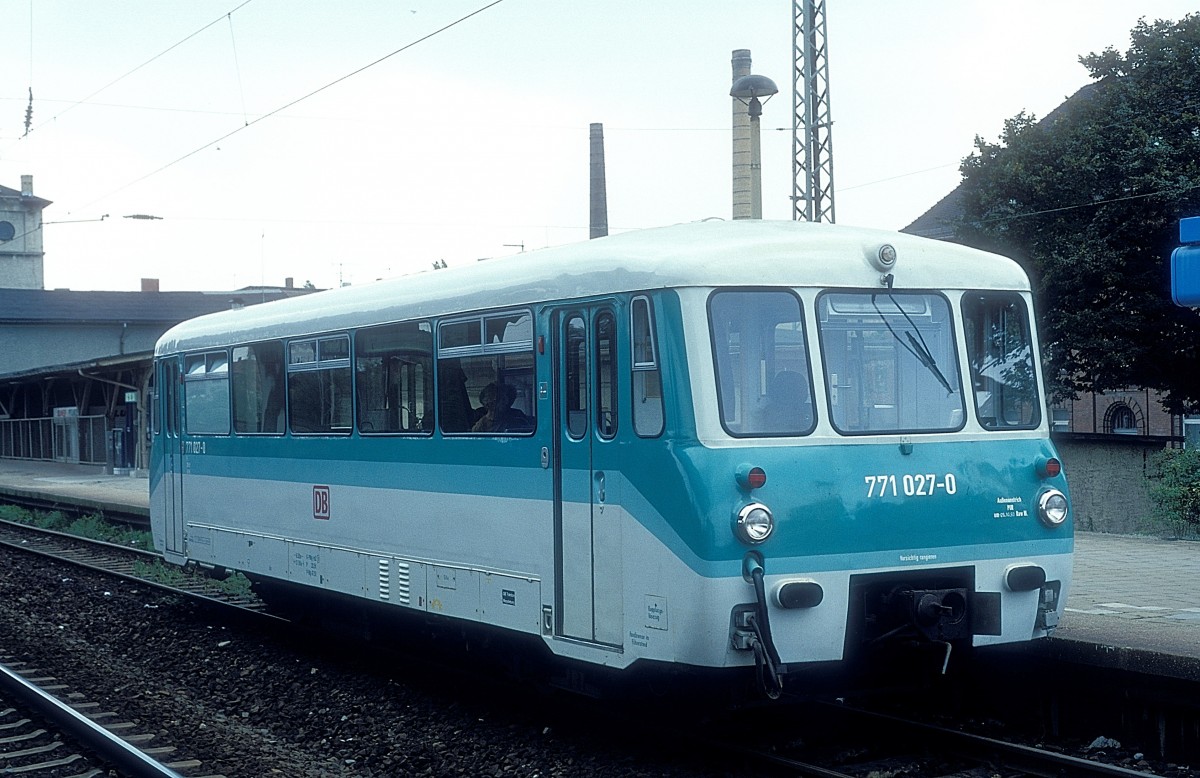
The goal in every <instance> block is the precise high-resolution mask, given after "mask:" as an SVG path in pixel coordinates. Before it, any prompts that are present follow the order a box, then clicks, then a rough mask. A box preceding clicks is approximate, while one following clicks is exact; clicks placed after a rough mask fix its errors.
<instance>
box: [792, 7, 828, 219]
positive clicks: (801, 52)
mask: <svg viewBox="0 0 1200 778" xmlns="http://www.w3.org/2000/svg"><path fill="white" fill-rule="evenodd" d="M792 11H793V13H792V44H793V45H792V56H793V59H794V61H795V66H794V68H793V70H792V115H793V121H792V218H793V219H796V220H801V219H803V220H805V221H810V222H830V223H832V222H833V221H834V211H833V138H832V134H831V130H832V129H833V120H832V118H831V116H830V113H829V48H828V44H829V39H828V37H827V35H826V24H825V0H794V2H793V8H792Z"/></svg>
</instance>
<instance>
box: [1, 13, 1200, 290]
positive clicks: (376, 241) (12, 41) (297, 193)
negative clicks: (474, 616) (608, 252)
mask: <svg viewBox="0 0 1200 778" xmlns="http://www.w3.org/2000/svg"><path fill="white" fill-rule="evenodd" d="M489 4H490V0H347V1H346V2H337V3H334V2H312V1H311V0H304V1H302V0H249V1H248V2H246V1H245V0H221V1H217V0H189V1H188V2H163V0H70V1H68V0H37V1H36V2H34V1H33V0H0V20H2V23H3V28H4V30H5V33H6V34H5V36H4V39H5V45H6V47H7V54H8V56H7V57H6V63H7V64H6V67H5V68H3V69H2V70H0V184H3V185H5V186H8V187H10V188H14V189H15V188H18V187H19V186H20V177H21V175H22V174H32V175H33V177H34V191H35V194H37V195H38V196H39V197H43V198H45V199H48V200H51V201H53V205H51V206H50V207H49V208H48V209H47V210H46V211H45V214H44V218H45V221H46V226H45V228H44V230H45V232H44V243H45V251H46V265H45V277H46V286H47V288H60V287H69V288H72V289H117V290H135V289H137V288H139V279H140V278H143V277H151V278H159V279H161V283H162V289H163V290H186V289H206V290H228V289H233V288H238V287H242V286H248V285H257V284H260V283H265V284H269V285H278V284H282V283H283V279H284V278H285V277H288V276H290V277H293V278H295V281H296V283H297V284H298V285H299V284H303V283H304V282H305V281H311V282H312V283H314V284H316V285H317V286H321V287H328V286H335V285H337V284H338V283H342V282H344V283H354V284H360V283H366V282H368V281H371V280H374V279H376V278H380V277H385V276H394V275H400V274H404V273H409V272H413V271H416V270H423V269H427V268H429V267H430V265H431V263H433V262H434V261H436V260H445V261H446V262H447V263H449V264H451V265H455V264H462V263H467V262H473V261H475V260H476V259H478V258H482V257H491V256H500V255H505V254H510V253H513V252H515V251H519V250H521V248H522V247H523V248H524V249H526V250H530V249H535V248H540V247H543V246H547V245H557V244H562V243H569V242H574V241H578V240H585V239H586V238H587V235H588V181H587V176H588V125H589V124H590V123H592V122H601V123H603V124H604V131H605V141H606V156H607V160H606V162H607V173H608V205H609V225H610V231H612V232H614V233H615V232H621V231H625V230H631V229H638V228H643V227H654V226H659V225H664V224H673V223H677V222H684V221H692V220H696V219H703V218H709V217H720V218H729V216H730V211H731V197H730V148H731V143H732V140H731V132H730V129H729V124H730V110H731V107H730V100H729V97H728V91H729V83H730V74H731V70H730V55H731V53H732V51H733V50H734V49H742V48H745V49H750V50H751V52H752V56H753V70H754V72H756V73H759V74H762V75H766V76H769V77H771V78H773V79H774V80H775V81H776V83H778V84H779V86H780V88H781V94H780V95H779V96H777V97H775V98H774V99H772V100H771V101H769V102H768V103H767V104H766V107H765V109H764V113H763V120H762V126H763V202H764V205H763V211H764V216H765V217H766V218H779V219H787V218H790V216H791V203H790V200H789V198H790V195H791V188H792V170H791V137H792V132H791V127H790V124H791V112H792V106H791V100H790V92H791V80H792V28H791V24H792V3H791V1H790V0H689V1H688V2H683V0H604V1H603V2H602V1H601V0H570V1H568V0H502V1H501V2H499V3H496V4H494V5H491V6H490V7H488V6H489ZM480 9H484V10H480ZM1193 10H1195V7H1194V3H1190V2H1183V1H1176V0H1139V1H1138V2H1136V3H1130V2H1128V0H1009V2H1004V3H995V2H988V3H985V2H981V1H976V0H910V1H909V2H896V1H895V0H829V2H828V25H829V27H828V35H829V70H830V87H831V90H830V94H831V97H830V100H831V107H832V115H833V119H834V128H833V150H834V183H835V190H836V207H837V216H838V222H839V223H841V224H850V225H859V226H871V227H881V228H885V229H899V228H901V227H903V226H905V225H906V224H908V223H909V222H911V221H912V220H913V219H915V218H916V217H917V216H918V215H920V214H921V213H922V212H924V211H925V210H926V209H927V208H928V207H929V206H931V205H932V204H933V203H934V202H936V201H937V200H938V199H940V198H941V197H942V196H944V195H945V194H946V193H947V192H949V191H950V190H951V189H953V188H954V187H955V186H956V185H957V183H958V181H959V175H958V163H959V162H960V160H961V159H962V157H964V156H965V155H967V154H969V153H970V152H971V150H972V142H973V139H974V137H975V136H976V135H981V136H983V137H985V138H988V139H991V140H994V139H995V138H996V137H998V135H999V133H1000V130H1001V127H1002V124H1003V121H1004V120H1005V119H1006V118H1009V117H1011V116H1013V115H1015V114H1016V113H1018V112H1019V111H1022V110H1025V111H1027V112H1031V113H1033V114H1036V115H1037V116H1039V117H1040V116H1044V115H1045V114H1046V113H1048V112H1049V111H1050V110H1052V109H1053V108H1054V107H1055V106H1056V105H1058V104H1059V103H1060V102H1061V101H1062V100H1063V99H1064V98H1065V97H1067V96H1068V95H1070V94H1071V93H1073V92H1074V91H1075V90H1076V89H1078V88H1079V87H1081V86H1083V85H1084V84H1086V83H1088V77H1087V72H1086V71H1085V69H1084V68H1083V66H1082V65H1080V64H1079V63H1078V57H1079V55H1080V54H1085V53H1089V52H1093V51H1100V50H1102V49H1104V48H1106V47H1109V46H1112V47H1115V48H1117V49H1119V50H1121V51H1124V50H1125V49H1126V48H1128V44H1129V31H1130V29H1131V28H1132V27H1133V26H1134V24H1135V23H1136V22H1137V20H1138V18H1139V17H1145V18H1147V19H1148V20H1154V19H1170V20H1177V19H1179V18H1181V17H1182V16H1183V15H1185V14H1187V13H1188V12H1190V11H1193ZM476 11H478V13H475V15H473V16H470V17H469V18H465V19H464V18H463V17H467V16H468V15H470V14H472V13H474V12H476ZM459 19H462V21H461V22H459V23H457V24H454V23H455V22H456V20H459ZM447 25H453V26H450V27H449V28H448V29H444V30H442V31H441V32H437V31H438V30H441V29H442V28H445V27H447ZM389 55H390V56H389ZM380 60H382V61H380ZM372 63H377V64H372ZM364 68H365V69H364ZM356 71H357V72H356ZM335 82H336V83H335ZM31 87H32V90H33V98H34V101H33V118H32V125H31V130H30V132H29V134H28V135H27V136H26V135H25V134H24V133H25V111H26V107H27V105H28V90H29V89H30V88H31ZM325 87H327V88H325ZM317 90H320V91H317ZM314 92H316V94H312V93H314ZM308 95H311V96H308ZM306 96H307V97H306ZM297 101H298V102H297ZM104 214H108V217H107V218H106V219H104V220H103V221H91V220H94V219H100V217H101V216H102V215H104ZM129 214H149V215H154V216H159V217H161V220H128V219H124V218H122V217H123V216H125V215H129Z"/></svg>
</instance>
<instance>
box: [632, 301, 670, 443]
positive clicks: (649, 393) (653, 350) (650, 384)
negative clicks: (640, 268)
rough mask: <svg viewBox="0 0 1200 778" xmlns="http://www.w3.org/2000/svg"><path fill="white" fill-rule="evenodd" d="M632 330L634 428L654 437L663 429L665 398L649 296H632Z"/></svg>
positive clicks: (638, 432) (643, 435) (641, 433)
mask: <svg viewBox="0 0 1200 778" xmlns="http://www.w3.org/2000/svg"><path fill="white" fill-rule="evenodd" d="M630 331H631V334H632V341H633V431H634V432H636V433H637V434H638V435H640V436H642V437H655V436H656V435H659V434H661V433H662V431H663V399H662V377H661V375H660V373H659V369H658V348H657V346H656V344H655V339H654V317H653V313H652V312H651V310H650V300H649V298H646V297H635V298H634V299H633V306H632V308H631V310H630Z"/></svg>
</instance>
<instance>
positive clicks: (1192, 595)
mask: <svg viewBox="0 0 1200 778" xmlns="http://www.w3.org/2000/svg"><path fill="white" fill-rule="evenodd" d="M6 494H17V495H22V496H24V495H30V494H32V495H37V496H40V497H43V498H53V499H56V500H59V501H61V502H63V503H71V504H78V505H84V506H86V507H89V508H95V509H96V510H101V511H104V510H108V511H115V512H136V513H139V515H141V514H142V513H144V514H145V515H146V516H148V515H149V505H150V496H149V488H148V484H147V479H146V478H145V477H137V476H117V475H105V474H104V473H103V471H102V470H101V469H100V468H97V467H91V466H86V465H65V464H59V463H56V462H35V461H28V460H13V459H0V500H2V499H3V497H4V495H6ZM1032 645H1033V646H1034V647H1035V648H1034V649H1033V650H1036V651H1038V652H1044V653H1048V654H1051V655H1054V656H1059V657H1061V658H1063V659H1066V660H1069V661H1074V662H1081V663H1086V664H1094V665H1100V666H1108V667H1117V668H1122V669H1127V670H1136V671H1142V672H1148V673H1151V674H1154V675H1165V676H1170V677H1177V678H1187V679H1190V680H1200V542H1197V541H1187V540H1161V539H1158V538H1149V537H1132V536H1126V535H1106V534H1102V533H1096V532H1076V534H1075V573H1074V580H1073V582H1072V585H1071V589H1070V592H1069V593H1068V596H1067V609H1066V614H1065V615H1064V617H1063V620H1062V624H1061V625H1060V626H1059V627H1058V629H1057V630H1056V631H1055V634H1054V637H1053V638H1052V639H1051V640H1048V641H1039V642H1038V643H1035V644H1032Z"/></svg>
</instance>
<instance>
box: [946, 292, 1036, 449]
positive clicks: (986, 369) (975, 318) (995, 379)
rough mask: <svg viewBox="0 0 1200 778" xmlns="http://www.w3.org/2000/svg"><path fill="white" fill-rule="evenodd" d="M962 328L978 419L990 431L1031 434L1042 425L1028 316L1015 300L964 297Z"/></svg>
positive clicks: (1013, 297) (1000, 296) (970, 294)
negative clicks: (964, 331) (1013, 431)
mask: <svg viewBox="0 0 1200 778" xmlns="http://www.w3.org/2000/svg"><path fill="white" fill-rule="evenodd" d="M962 309H963V327H964V329H965V330H966V338H967V359H968V360H969V362H970V365H971V387H972V389H974V393H975V414H976V416H978V417H979V423H980V424H982V425H983V426H984V427H985V428H986V429H990V430H999V429H1032V428H1034V427H1037V426H1038V425H1039V424H1041V422H1042V403H1041V400H1040V399H1039V397H1038V387H1037V373H1036V371H1035V370H1034V364H1033V340H1032V339H1031V337H1030V327H1029V312H1028V309H1027V308H1026V306H1025V301H1024V300H1023V299H1021V297H1020V295H1016V294H979V293H976V292H968V293H967V294H965V295H963V300H962Z"/></svg>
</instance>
